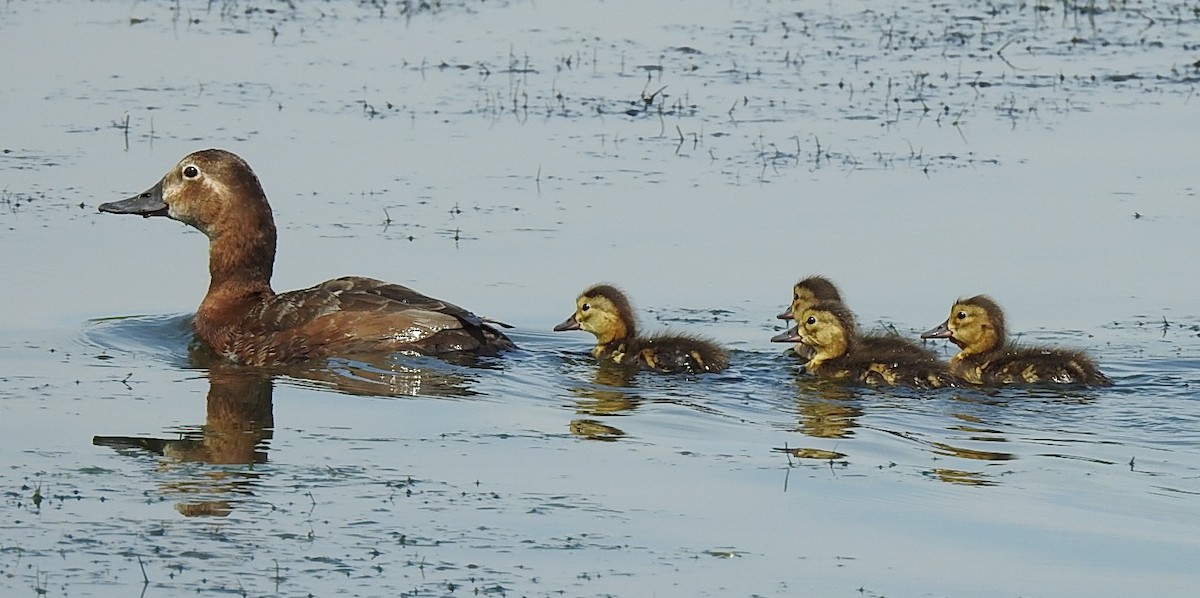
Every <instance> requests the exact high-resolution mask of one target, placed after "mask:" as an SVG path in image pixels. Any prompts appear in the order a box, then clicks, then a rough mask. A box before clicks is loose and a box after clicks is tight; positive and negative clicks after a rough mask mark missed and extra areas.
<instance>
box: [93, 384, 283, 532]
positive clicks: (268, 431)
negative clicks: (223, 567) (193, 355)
mask: <svg viewBox="0 0 1200 598" xmlns="http://www.w3.org/2000/svg"><path fill="white" fill-rule="evenodd" d="M208 380H209V388H208V397H207V411H206V415H205V420H204V425H202V426H198V427H196V428H193V429H185V430H181V431H180V432H179V434H178V436H177V437H176V438H166V439H164V438H152V437H136V436H95V437H93V438H92V444H95V445H98V446H109V447H113V448H115V449H117V450H120V451H125V450H127V449H140V450H145V451H149V452H151V453H154V454H157V455H161V456H163V457H166V458H167V459H168V461H165V462H164V463H163V464H162V466H161V467H160V470H161V471H162V472H163V473H164V474H166V473H171V474H176V475H179V476H180V477H179V478H176V479H172V480H170V481H166V482H163V483H162V484H161V485H160V488H161V490H162V491H163V493H164V494H167V495H177V496H195V495H199V496H217V497H222V498H212V499H197V500H182V501H181V502H179V503H177V504H176V505H175V509H176V510H177V511H179V512H180V513H181V514H183V515H185V516H188V517H192V516H199V515H207V516H219V517H223V516H226V515H228V514H229V513H230V512H231V511H232V509H233V504H234V501H233V500H231V499H229V498H226V497H229V496H240V497H246V496H251V495H253V494H254V486H255V485H256V484H257V483H258V480H259V478H260V476H261V475H262V474H260V473H257V472H255V471H253V470H251V469H241V468H239V469H227V468H221V469H205V468H196V469H192V468H188V467H186V465H187V464H190V463H201V464H206V465H252V464H255V463H265V462H266V461H267V445H268V443H269V442H270V440H271V437H272V436H273V433H274V427H275V418H274V413H273V409H272V395H273V393H272V390H273V388H272V384H273V381H272V378H271V377H270V376H269V375H267V374H266V373H264V372H261V371H256V370H252V369H246V368H235V367H221V368H214V369H211V370H209V371H208Z"/></svg>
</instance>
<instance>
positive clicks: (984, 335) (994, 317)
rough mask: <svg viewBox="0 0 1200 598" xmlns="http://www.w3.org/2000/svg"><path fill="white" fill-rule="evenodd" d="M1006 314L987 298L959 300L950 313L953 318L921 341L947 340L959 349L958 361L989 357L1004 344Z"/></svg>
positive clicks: (956, 357)
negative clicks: (976, 356)
mask: <svg viewBox="0 0 1200 598" xmlns="http://www.w3.org/2000/svg"><path fill="white" fill-rule="evenodd" d="M1006 334H1007V332H1006V331H1005V325H1004V312H1003V311H1002V310H1001V309H1000V306H999V305H997V304H996V302H995V301H993V300H992V298H991V297H988V296H987V295H976V296H974V297H971V298H969V299H959V300H958V301H956V302H955V303H954V307H953V308H952V309H951V310H950V317H949V318H947V319H946V321H945V322H942V324H941V325H940V326H938V327H937V328H934V329H932V330H929V331H927V332H925V333H924V334H922V335H921V338H944V339H947V340H949V341H950V342H952V343H954V344H955V345H958V348H959V353H958V355H955V356H954V359H957V360H962V359H965V358H967V357H970V356H971V355H978V354H981V353H987V352H989V351H992V350H994V349H997V348H999V347H1000V345H1002V344H1003V343H1004V339H1005V335H1006Z"/></svg>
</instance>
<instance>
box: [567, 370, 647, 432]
mask: <svg viewBox="0 0 1200 598" xmlns="http://www.w3.org/2000/svg"><path fill="white" fill-rule="evenodd" d="M595 372H596V373H595V376H594V377H593V379H592V381H593V384H588V385H580V386H575V387H572V388H570V389H569V390H570V392H571V394H573V395H575V412H576V413H579V414H580V415H586V416H593V417H587V418H577V419H573V420H571V423H570V424H569V429H570V431H571V433H572V434H574V435H576V436H579V437H581V438H587V439H588V440H600V441H604V442H612V441H615V440H620V439H622V438H624V437H625V432H624V431H623V430H621V429H620V428H617V427H616V426H612V425H610V424H606V423H602V422H601V421H599V420H598V419H594V417H597V416H598V417H613V416H621V415H625V414H627V413H629V412H631V411H633V410H634V409H636V408H637V407H638V405H640V404H641V403H642V399H641V398H639V397H638V396H637V395H635V394H632V392H631V391H632V389H636V388H637V382H636V380H635V378H636V377H637V373H638V370H637V368H631V367H625V366H622V365H620V364H616V363H606V362H605V363H600V364H599V365H598V366H597V367H596V370H595Z"/></svg>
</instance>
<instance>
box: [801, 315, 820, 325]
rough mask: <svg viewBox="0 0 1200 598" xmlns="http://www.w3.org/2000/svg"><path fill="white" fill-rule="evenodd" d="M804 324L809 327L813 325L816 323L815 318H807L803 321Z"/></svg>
mask: <svg viewBox="0 0 1200 598" xmlns="http://www.w3.org/2000/svg"><path fill="white" fill-rule="evenodd" d="M804 323H805V324H808V325H809V326H812V325H813V324H816V323H817V317H816V316H808V319H807V320H805V321H804Z"/></svg>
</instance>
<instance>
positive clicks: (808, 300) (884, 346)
mask: <svg viewBox="0 0 1200 598" xmlns="http://www.w3.org/2000/svg"><path fill="white" fill-rule="evenodd" d="M822 301H832V302H836V303H842V293H841V291H839V290H838V288H837V285H835V284H833V281H831V280H829V279H828V278H825V277H824V276H809V277H808V278H805V279H803V280H801V281H800V282H797V283H796V285H795V286H793V287H792V304H791V306H789V307H788V309H786V310H784V311H783V312H782V313H780V314H779V315H778V316H776V317H777V318H779V319H781V320H797V321H799V317H800V314H802V313H804V312H805V311H806V310H808V309H809V308H810V307H812V306H814V305H816V304H817V303H820V302H822ZM788 332H790V331H788ZM788 332H783V333H781V334H780V335H778V336H777V337H776V338H778V337H780V336H786V335H787V334H788ZM776 338H772V339H771V340H772V341H774V342H787V341H777V340H776ZM858 342H859V345H860V346H862V347H863V348H864V349H865V350H867V351H870V352H872V353H874V354H884V353H887V354H898V355H906V356H907V357H908V358H910V359H913V360H933V361H937V355H936V354H935V353H934V352H933V351H930V350H929V349H926V348H925V347H922V346H921V345H918V344H917V343H914V342H912V341H910V340H908V339H906V338H904V337H902V336H900V335H898V334H896V333H894V332H888V331H881V332H875V331H871V332H861V333H859V336H858ZM793 350H794V351H795V352H796V354H797V355H799V356H801V357H803V358H811V357H812V355H811V352H812V348H811V347H808V346H807V345H805V344H803V343H796V346H795V347H794V348H793Z"/></svg>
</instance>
